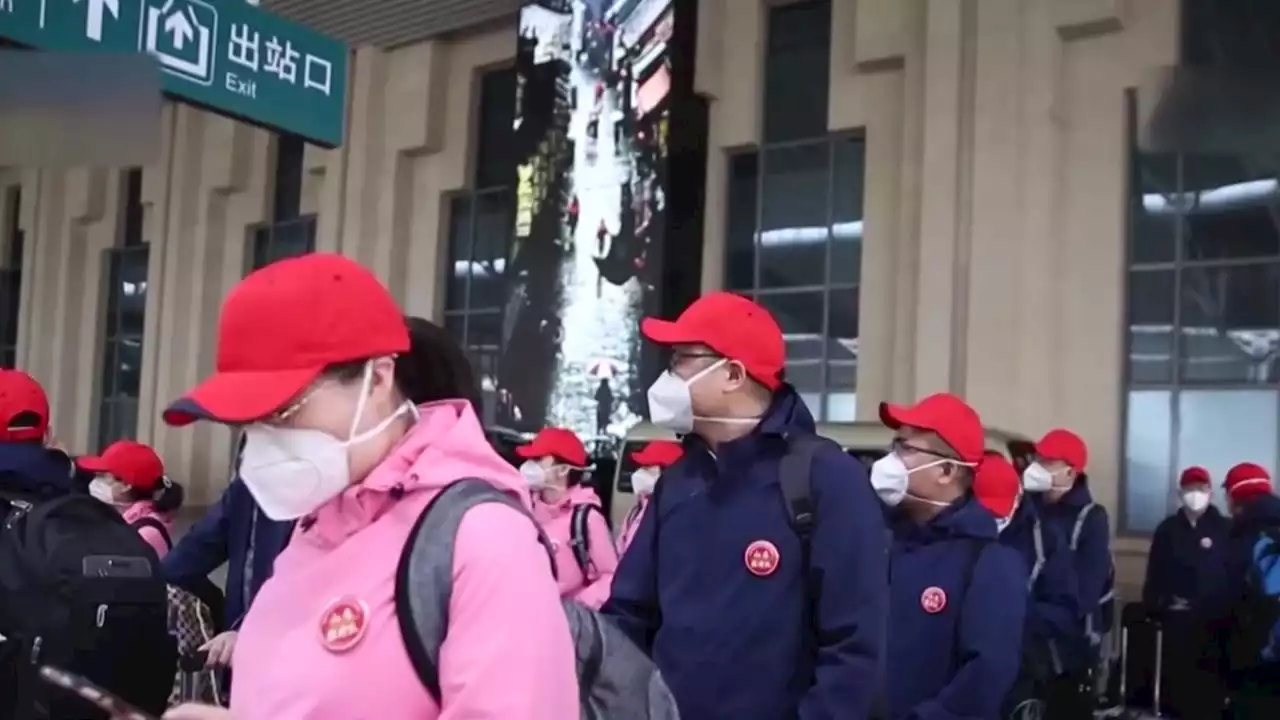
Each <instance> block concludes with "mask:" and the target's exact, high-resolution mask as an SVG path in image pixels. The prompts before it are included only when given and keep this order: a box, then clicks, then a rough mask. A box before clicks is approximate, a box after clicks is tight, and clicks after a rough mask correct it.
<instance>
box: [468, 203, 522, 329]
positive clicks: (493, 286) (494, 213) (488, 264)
mask: <svg viewBox="0 0 1280 720" xmlns="http://www.w3.org/2000/svg"><path fill="white" fill-rule="evenodd" d="M511 211H512V203H511V195H510V194H509V193H507V192H506V191H502V192H497V193H485V194H482V195H479V196H478V197H477V198H476V218H475V223H476V225H475V234H474V236H473V239H472V242H473V243H474V244H475V245H474V247H475V254H474V256H473V257H472V259H471V260H472V263H471V289H470V291H469V292H470V294H471V299H470V303H471V304H470V305H469V306H468V307H469V308H470V309H471V310H476V309H482V308H495V309H496V308H501V307H502V306H503V303H505V302H506V297H505V292H504V288H503V282H502V279H503V275H502V273H503V270H504V269H505V267H506V263H507V250H508V248H509V246H510V241H509V239H510V237H511V233H512V230H513V227H512V223H513V222H514V218H512V214H511Z"/></svg>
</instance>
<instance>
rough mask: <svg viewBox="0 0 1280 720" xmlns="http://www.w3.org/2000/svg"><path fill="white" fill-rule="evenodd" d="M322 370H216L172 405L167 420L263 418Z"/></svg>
mask: <svg viewBox="0 0 1280 720" xmlns="http://www.w3.org/2000/svg"><path fill="white" fill-rule="evenodd" d="M323 371H324V368H323V367H309V368H297V369H292V370H269V371H253V372H219V373H214V374H213V375H210V376H209V378H208V379H206V380H205V381H204V382H202V383H200V384H199V385H197V386H196V387H195V389H194V390H192V391H191V392H189V393H187V395H186V396H185V397H183V398H182V399H181V400H178V401H177V402H175V403H174V404H172V405H170V406H169V408H168V409H167V410H165V411H164V421H165V422H166V423H168V424H169V425H175V426H182V425H189V424H191V423H193V422H195V421H197V420H212V421H213V422H216V423H222V424H225V425H242V424H244V423H250V422H253V421H255V420H261V419H262V418H265V417H267V416H268V415H270V414H272V413H274V412H277V411H279V410H282V409H284V407H285V406H286V405H287V404H288V403H289V401H290V400H293V399H294V398H295V397H297V396H298V395H300V394H301V393H302V391H304V390H306V389H307V387H308V386H309V385H311V383H313V382H315V379H316V378H318V377H319V376H320V373H321V372H323Z"/></svg>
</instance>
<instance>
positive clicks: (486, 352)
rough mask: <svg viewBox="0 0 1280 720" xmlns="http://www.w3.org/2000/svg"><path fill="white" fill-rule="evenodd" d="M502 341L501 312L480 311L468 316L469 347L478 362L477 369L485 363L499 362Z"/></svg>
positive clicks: (474, 361)
mask: <svg viewBox="0 0 1280 720" xmlns="http://www.w3.org/2000/svg"><path fill="white" fill-rule="evenodd" d="M501 342H502V313H501V312H478V313H471V314H469V315H468V316H467V349H468V350H470V351H471V352H472V353H473V354H474V357H473V359H472V362H473V363H475V364H476V369H477V370H480V368H481V367H482V365H483V364H484V363H490V366H492V364H493V363H496V362H497V356H498V349H499V347H500V345H501ZM495 370H496V368H495Z"/></svg>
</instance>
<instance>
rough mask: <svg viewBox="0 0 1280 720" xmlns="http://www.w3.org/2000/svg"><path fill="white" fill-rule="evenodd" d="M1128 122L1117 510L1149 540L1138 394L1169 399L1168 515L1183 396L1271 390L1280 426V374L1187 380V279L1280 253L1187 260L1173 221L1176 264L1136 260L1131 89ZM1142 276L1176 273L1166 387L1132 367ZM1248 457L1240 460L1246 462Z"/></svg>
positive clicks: (1123, 522)
mask: <svg viewBox="0 0 1280 720" xmlns="http://www.w3.org/2000/svg"><path fill="white" fill-rule="evenodd" d="M1124 102H1125V123H1126V134H1127V140H1128V148H1127V152H1128V159H1127V163H1126V166H1125V167H1126V182H1125V192H1126V202H1125V225H1124V227H1125V233H1124V264H1123V266H1122V267H1121V273H1122V275H1123V281H1122V282H1123V287H1122V293H1121V295H1122V299H1121V303H1122V314H1121V316H1120V317H1121V322H1120V327H1119V334H1120V347H1122V348H1123V349H1124V351H1123V353H1122V356H1121V362H1120V388H1121V391H1120V394H1119V398H1118V400H1119V418H1120V449H1121V452H1120V463H1119V464H1120V467H1119V472H1118V475H1117V476H1118V477H1119V479H1120V482H1119V483H1118V488H1117V489H1118V502H1117V507H1118V509H1119V513H1120V522H1119V524H1118V532H1119V534H1120V535H1123V536H1126V537H1138V538H1147V537H1150V536H1151V535H1152V534H1153V533H1154V531H1155V528H1154V527H1153V528H1151V529H1149V530H1148V529H1144V528H1141V527H1137V526H1135V524H1134V523H1133V522H1132V521H1131V520H1130V516H1131V511H1132V509H1133V508H1132V507H1131V503H1130V501H1129V495H1130V491H1129V483H1130V481H1131V478H1130V477H1129V474H1128V468H1129V463H1130V455H1129V420H1130V412H1129V410H1130V408H1129V406H1130V397H1131V396H1132V394H1133V393H1135V392H1144V391H1146V392H1167V393H1168V394H1169V428H1168V438H1169V443H1168V444H1169V456H1168V462H1167V467H1168V468H1169V478H1168V485H1167V488H1166V491H1167V499H1166V505H1165V508H1164V511H1165V512H1166V513H1167V512H1169V511H1170V510H1171V508H1172V502H1171V500H1172V497H1173V494H1174V489H1175V487H1176V485H1177V481H1176V478H1177V476H1178V474H1179V473H1180V472H1181V470H1182V468H1183V466H1185V464H1186V462H1185V461H1183V460H1181V459H1180V458H1179V450H1180V448H1179V440H1180V438H1181V436H1182V425H1183V420H1182V413H1181V399H1182V396H1183V393H1184V392H1206V391H1220V392H1224V393H1226V392H1239V391H1252V392H1263V391H1270V392H1274V393H1276V414H1277V425H1278V426H1280V374H1277V377H1276V379H1275V380H1271V381H1269V382H1245V381H1196V380H1187V379H1185V378H1184V377H1183V371H1182V363H1183V357H1182V350H1183V333H1182V327H1183V325H1182V304H1183V303H1182V290H1183V282H1184V277H1185V275H1186V274H1187V272H1188V271H1195V270H1199V269H1221V268H1253V267H1260V266H1266V265H1275V266H1280V252H1277V253H1276V254H1275V255H1271V256H1266V255H1262V256H1249V257H1236V258H1233V257H1215V258H1208V259H1188V258H1187V257H1186V255H1187V248H1186V242H1185V241H1186V234H1185V233H1186V228H1185V223H1182V222H1174V223H1173V233H1172V237H1171V242H1172V243H1173V256H1172V259H1166V260H1154V261H1147V260H1135V254H1136V253H1135V250H1134V244H1135V233H1136V230H1137V227H1138V219H1139V215H1140V211H1139V203H1138V202H1135V201H1137V200H1139V198H1140V197H1141V177H1140V174H1139V168H1140V162H1141V157H1142V154H1143V152H1142V150H1141V148H1140V147H1139V146H1138V129H1139V128H1138V111H1137V91H1136V90H1134V89H1132V88H1131V89H1128V90H1126V92H1125V99H1124ZM1188 154H1190V153H1173V155H1174V158H1175V165H1174V168H1175V170H1174V172H1175V176H1176V181H1175V182H1176V186H1177V191H1178V192H1182V191H1183V189H1182V188H1183V181H1184V177H1185V174H1184V173H1185V164H1186V158H1187V156H1188ZM1142 272H1172V274H1173V296H1172V300H1173V308H1172V310H1173V312H1172V316H1171V318H1172V319H1171V328H1172V331H1171V335H1172V337H1171V338H1170V343H1169V353H1170V359H1169V363H1170V373H1169V379H1168V380H1167V381H1165V382H1144V381H1139V382H1135V380H1134V377H1133V375H1134V372H1133V362H1132V348H1131V344H1130V338H1131V326H1132V325H1133V323H1132V318H1133V311H1134V307H1133V302H1132V298H1131V295H1132V293H1131V292H1130V291H1131V289H1132V280H1133V275H1134V273H1142ZM1277 312H1278V315H1277V317H1280V310H1278V311H1277ZM1246 459H1248V458H1241V460H1242V461H1243V460H1246ZM1254 460H1256V461H1266V460H1268V459H1266V458H1254ZM1269 462H1270V468H1271V469H1272V471H1276V470H1277V469H1280V443H1277V444H1276V448H1275V453H1274V456H1273V457H1271V458H1270V459H1269Z"/></svg>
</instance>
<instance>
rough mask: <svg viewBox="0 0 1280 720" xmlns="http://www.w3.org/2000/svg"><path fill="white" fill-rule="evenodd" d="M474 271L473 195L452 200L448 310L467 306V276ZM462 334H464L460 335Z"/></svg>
mask: <svg viewBox="0 0 1280 720" xmlns="http://www.w3.org/2000/svg"><path fill="white" fill-rule="evenodd" d="M470 274H471V197H470V196H468V195H458V196H456V197H454V198H453V199H452V200H450V201H449V262H448V267H447V268H446V270H445V303H444V306H445V308H446V309H449V310H465V309H466V308H467V278H468V277H469V276H470ZM459 337H461V336H459Z"/></svg>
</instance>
